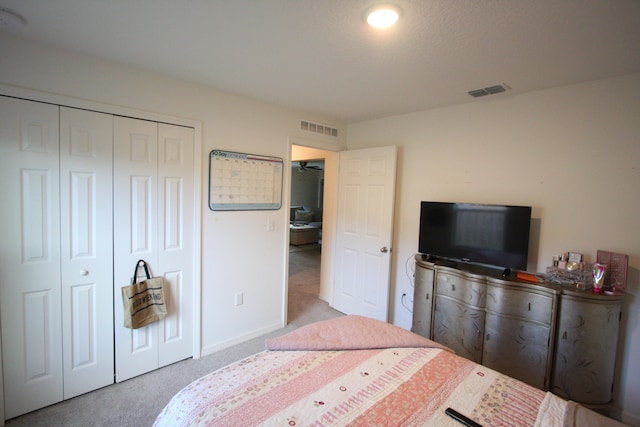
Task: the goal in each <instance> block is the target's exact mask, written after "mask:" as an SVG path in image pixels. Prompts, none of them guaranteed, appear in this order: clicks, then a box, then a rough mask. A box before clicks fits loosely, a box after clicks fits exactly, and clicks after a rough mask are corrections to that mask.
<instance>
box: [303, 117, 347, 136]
mask: <svg viewBox="0 0 640 427" xmlns="http://www.w3.org/2000/svg"><path fill="white" fill-rule="evenodd" d="M300 130H304V131H307V132H313V133H319V134H321V135H326V136H332V137H334V138H337V137H338V129H336V128H332V127H331V126H326V125H321V124H319V123H313V122H310V121H308V120H300Z"/></svg>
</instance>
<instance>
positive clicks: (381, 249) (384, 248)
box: [380, 246, 389, 254]
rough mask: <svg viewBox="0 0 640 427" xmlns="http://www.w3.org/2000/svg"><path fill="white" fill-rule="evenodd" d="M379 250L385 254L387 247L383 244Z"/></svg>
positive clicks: (387, 250)
mask: <svg viewBox="0 0 640 427" xmlns="http://www.w3.org/2000/svg"><path fill="white" fill-rule="evenodd" d="M380 252H382V253H383V254H386V253H387V252H389V248H387V247H386V246H383V247H381V248H380Z"/></svg>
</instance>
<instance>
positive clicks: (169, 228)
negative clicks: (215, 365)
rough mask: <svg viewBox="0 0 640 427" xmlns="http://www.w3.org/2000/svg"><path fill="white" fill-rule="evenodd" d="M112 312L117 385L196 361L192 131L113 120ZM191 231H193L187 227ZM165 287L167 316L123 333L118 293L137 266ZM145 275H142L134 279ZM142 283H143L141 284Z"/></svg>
mask: <svg viewBox="0 0 640 427" xmlns="http://www.w3.org/2000/svg"><path fill="white" fill-rule="evenodd" d="M114 129H115V140H116V141H117V143H116V145H115V147H114V180H113V182H114V202H115V203H114V213H113V215H114V230H115V234H114V262H115V266H114V267H115V280H116V282H115V285H114V307H115V318H116V325H115V327H116V329H115V332H116V333H115V337H116V381H117V382H120V381H124V380H126V379H129V378H131V377H134V376H136V375H140V374H143V373H145V372H148V371H150V370H153V369H157V368H159V367H162V366H166V365H168V364H170V363H174V362H176V361H178V360H182V359H186V358H187V357H191V356H192V355H193V321H192V319H193V305H192V304H191V303H190V302H191V295H192V292H193V267H192V266H193V259H194V250H193V246H194V240H193V239H194V233H193V224H191V223H192V221H191V222H189V219H190V218H193V205H194V203H193V202H194V199H193V198H194V194H193V188H194V182H193V169H194V168H193V166H194V165H193V161H194V160H193V138H194V135H193V129H192V128H187V127H180V126H174V125H167V124H164V123H155V122H149V121H146V120H138V119H131V118H126V117H116V118H115V126H114ZM190 224H191V225H190ZM140 259H144V260H145V262H146V263H147V264H148V265H149V267H150V269H151V274H152V275H153V276H154V277H157V276H161V277H164V280H165V299H166V301H167V309H168V315H167V317H165V318H164V319H163V320H162V321H160V322H156V323H152V324H150V325H147V326H145V327H143V328H140V329H127V328H125V327H124V326H123V322H124V317H123V316H124V315H123V307H122V295H121V293H120V292H121V291H120V288H121V287H122V286H125V285H128V284H130V283H131V278H132V275H133V273H134V269H135V266H136V263H137V262H138V260H140ZM139 273H140V274H141V275H144V271H142V269H141V271H140V272H139ZM141 277H142V276H141Z"/></svg>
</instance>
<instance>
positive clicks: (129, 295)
mask: <svg viewBox="0 0 640 427" xmlns="http://www.w3.org/2000/svg"><path fill="white" fill-rule="evenodd" d="M140 267H143V268H144V272H145V275H146V279H144V280H142V281H141V282H137V283H136V280H137V277H138V269H139V268H140ZM122 303H123V305H124V326H125V328H131V329H138V328H141V327H143V326H146V325H148V324H149V323H153V322H157V321H158V320H161V319H163V318H164V317H165V316H166V315H167V304H166V301H165V298H164V279H163V278H162V277H154V278H151V274H149V268H148V267H147V263H146V262H145V261H144V260H142V259H141V260H139V261H138V262H137V263H136V268H135V270H134V271H133V277H132V279H131V285H130V286H123V287H122Z"/></svg>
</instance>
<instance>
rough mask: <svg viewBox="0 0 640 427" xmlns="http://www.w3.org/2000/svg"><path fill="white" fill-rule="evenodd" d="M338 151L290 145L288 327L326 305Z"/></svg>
mask: <svg viewBox="0 0 640 427" xmlns="http://www.w3.org/2000/svg"><path fill="white" fill-rule="evenodd" d="M336 159H337V153H336V152H333V151H325V150H322V149H316V148H310V147H305V146H298V145H293V146H292V150H291V181H290V186H291V188H290V190H291V191H290V208H291V209H290V211H289V220H290V221H289V243H290V244H289V254H288V256H289V271H288V292H287V300H288V303H287V323H291V322H294V321H296V319H299V318H301V317H307V316H308V315H310V314H311V313H313V311H314V308H316V307H319V306H324V307H326V306H327V304H328V303H329V302H330V286H329V284H328V282H329V277H330V268H331V256H330V254H331V244H332V233H333V220H332V218H333V210H334V208H335V191H333V187H334V186H335V179H336V171H335V169H336V168H337V163H336Z"/></svg>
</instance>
